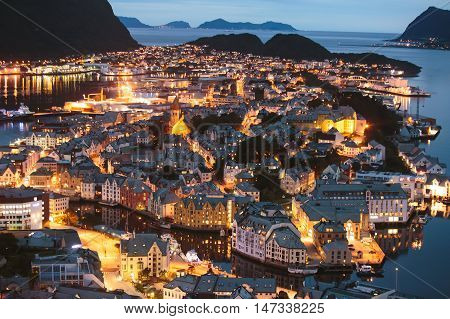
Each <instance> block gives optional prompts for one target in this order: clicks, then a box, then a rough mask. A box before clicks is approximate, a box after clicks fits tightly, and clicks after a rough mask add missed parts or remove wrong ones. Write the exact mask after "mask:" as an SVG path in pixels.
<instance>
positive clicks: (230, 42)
mask: <svg viewBox="0 0 450 319" xmlns="http://www.w3.org/2000/svg"><path fill="white" fill-rule="evenodd" d="M190 44H193V45H200V46H207V47H208V48H210V49H214V50H219V51H234V52H239V53H245V54H255V55H261V56H270V57H280V58H284V59H295V60H324V59H328V60H333V59H340V60H343V61H346V62H349V63H364V64H370V65H373V64H385V65H391V66H392V67H395V68H398V69H400V70H402V71H403V72H404V75H405V76H416V75H417V74H418V73H419V72H420V71H421V68H420V67H419V66H417V65H415V64H413V63H410V62H407V61H401V60H395V59H391V58H388V57H386V56H384V55H380V54H373V53H370V54H369V53H359V54H353V53H332V52H330V51H328V50H327V49H326V48H325V47H323V46H322V45H320V44H319V43H316V42H314V41H313V40H311V39H309V38H306V37H304V36H301V35H298V34H277V35H275V36H274V37H273V38H271V39H270V40H269V41H267V42H266V43H263V42H262V41H261V39H259V37H257V36H256V35H253V34H249V33H243V34H230V35H223V34H221V35H216V36H212V37H203V38H200V39H198V40H195V41H192V42H190Z"/></svg>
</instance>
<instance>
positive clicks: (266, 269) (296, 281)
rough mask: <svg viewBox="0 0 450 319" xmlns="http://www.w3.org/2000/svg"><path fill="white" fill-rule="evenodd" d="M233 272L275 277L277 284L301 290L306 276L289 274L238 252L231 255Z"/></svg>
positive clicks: (254, 276)
mask: <svg viewBox="0 0 450 319" xmlns="http://www.w3.org/2000/svg"><path fill="white" fill-rule="evenodd" d="M231 267H232V273H233V274H235V275H237V276H239V277H250V278H264V277H265V278H275V279H276V281H277V285H278V286H280V287H283V288H286V289H291V290H299V289H300V288H301V287H303V282H304V278H303V277H302V276H298V275H292V274H289V273H288V272H287V271H285V270H279V269H277V268H274V267H270V266H266V265H263V264H261V263H257V262H254V261H252V260H250V259H247V258H245V257H242V256H240V255H238V254H233V255H232V256H231Z"/></svg>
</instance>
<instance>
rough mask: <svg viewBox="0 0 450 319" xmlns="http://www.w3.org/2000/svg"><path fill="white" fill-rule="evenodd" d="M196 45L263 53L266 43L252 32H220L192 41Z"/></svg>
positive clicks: (215, 48)
mask: <svg viewBox="0 0 450 319" xmlns="http://www.w3.org/2000/svg"><path fill="white" fill-rule="evenodd" d="M190 44H194V45H206V46H208V47H209V48H211V49H214V50H218V51H235V52H241V53H244V54H258V55H260V54H262V53H263V50H264V43H263V42H262V41H261V39H260V38H258V37H257V36H256V35H253V34H250V33H242V34H227V35H225V34H219V35H216V36H213V37H205V38H200V39H198V40H195V41H192V42H190Z"/></svg>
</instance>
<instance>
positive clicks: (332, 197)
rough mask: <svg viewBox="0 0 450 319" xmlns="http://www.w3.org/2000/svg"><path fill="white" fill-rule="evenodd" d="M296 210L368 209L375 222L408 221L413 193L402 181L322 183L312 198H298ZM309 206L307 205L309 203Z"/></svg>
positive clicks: (312, 194)
mask: <svg viewBox="0 0 450 319" xmlns="http://www.w3.org/2000/svg"><path fill="white" fill-rule="evenodd" d="M293 204H294V205H295V206H296V207H293V212H294V213H297V212H301V211H304V207H303V205H304V204H307V205H308V206H312V207H311V208H310V209H311V210H312V211H314V210H322V209H324V208H327V207H336V208H339V209H342V210H343V209H348V208H351V207H354V208H357V212H359V211H363V210H365V209H367V211H368V213H369V218H370V222H372V223H406V222H407V221H408V220H409V216H410V214H411V212H412V207H410V204H409V196H408V194H407V193H406V192H405V191H404V190H403V189H402V187H401V185H400V184H367V185H366V184H318V185H317V186H316V188H315V189H314V191H313V192H312V193H311V194H310V196H309V197H305V198H302V196H298V197H297V198H296V199H294V202H293ZM305 207H306V206H305Z"/></svg>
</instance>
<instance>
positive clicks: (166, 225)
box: [159, 223, 171, 229]
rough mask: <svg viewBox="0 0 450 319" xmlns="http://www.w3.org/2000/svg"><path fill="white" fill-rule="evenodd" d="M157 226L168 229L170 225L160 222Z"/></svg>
mask: <svg viewBox="0 0 450 319" xmlns="http://www.w3.org/2000/svg"><path fill="white" fill-rule="evenodd" d="M159 226H160V227H161V228H164V229H170V227H171V226H170V224H166V223H161V224H159Z"/></svg>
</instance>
